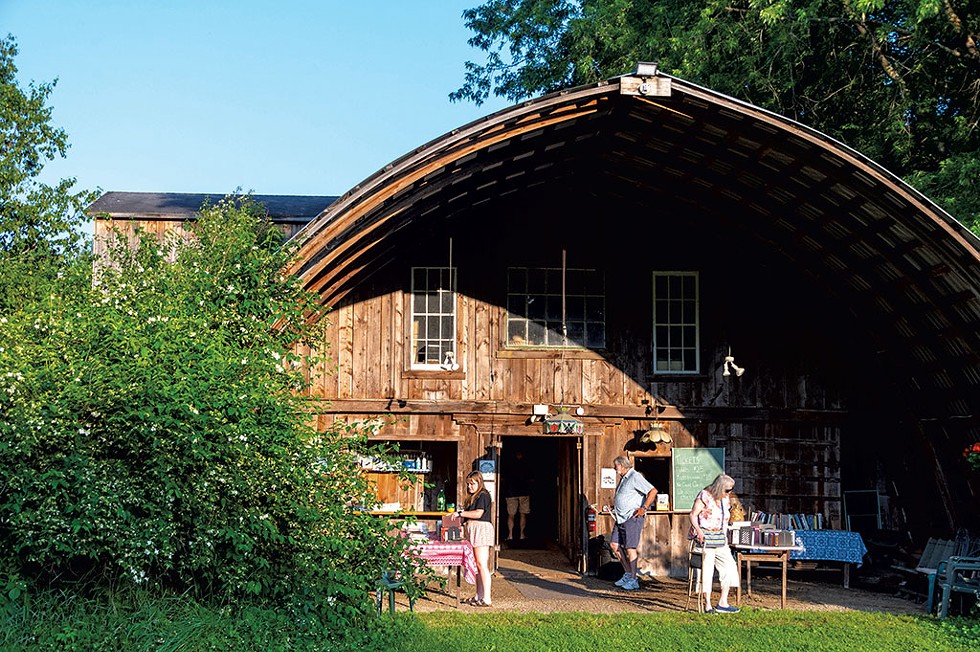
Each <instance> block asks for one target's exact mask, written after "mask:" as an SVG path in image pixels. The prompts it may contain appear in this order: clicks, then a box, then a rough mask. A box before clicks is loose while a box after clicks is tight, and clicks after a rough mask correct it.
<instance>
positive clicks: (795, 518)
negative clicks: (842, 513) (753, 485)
mask: <svg viewBox="0 0 980 652" xmlns="http://www.w3.org/2000/svg"><path fill="white" fill-rule="evenodd" d="M752 523H753V525H754V524H760V523H762V524H767V525H772V526H774V527H777V528H781V529H783V530H823V529H825V528H824V521H823V514H779V513H771V512H752Z"/></svg>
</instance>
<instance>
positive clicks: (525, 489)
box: [504, 451, 531, 539]
mask: <svg viewBox="0 0 980 652" xmlns="http://www.w3.org/2000/svg"><path fill="white" fill-rule="evenodd" d="M506 473H507V475H506V477H505V479H504V499H505V500H506V501H507V535H508V536H507V538H508V539H516V538H517V537H515V536H514V535H515V532H514V521H515V518H517V519H518V521H517V522H518V523H519V525H520V538H521V539H524V538H525V537H526V536H527V534H526V529H527V516H528V514H530V513H531V490H530V486H531V475H530V474H531V469H530V468H528V466H527V464H526V463H525V462H524V451H517V452H516V453H515V455H514V460H513V461H512V462H511V464H510V466H509V467H507V468H506Z"/></svg>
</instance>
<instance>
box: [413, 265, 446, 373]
mask: <svg viewBox="0 0 980 652" xmlns="http://www.w3.org/2000/svg"><path fill="white" fill-rule="evenodd" d="M412 351H413V353H412V356H413V357H412V366H413V367H440V368H446V367H452V366H454V365H455V364H456V268H455V267H413V268H412Z"/></svg>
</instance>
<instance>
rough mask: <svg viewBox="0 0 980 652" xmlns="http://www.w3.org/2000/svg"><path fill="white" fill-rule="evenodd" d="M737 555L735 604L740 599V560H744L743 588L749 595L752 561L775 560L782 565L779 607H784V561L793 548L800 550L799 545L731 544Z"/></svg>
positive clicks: (750, 593)
mask: <svg viewBox="0 0 980 652" xmlns="http://www.w3.org/2000/svg"><path fill="white" fill-rule="evenodd" d="M732 548H735V550H736V551H737V553H736V554H737V556H738V575H739V577H738V588H737V589H736V591H735V604H736V605H737V604H739V603H740V602H741V600H742V562H743V561H744V562H745V588H746V590H747V593H748V594H749V595H752V562H754V561H755V562H758V561H775V562H778V563H779V564H780V565H781V566H782V570H783V590H782V599H781V600H780V608H781V609H785V608H786V562H788V561H789V553H791V552H793V551H794V550H802V547H800V546H750V545H733V546H732Z"/></svg>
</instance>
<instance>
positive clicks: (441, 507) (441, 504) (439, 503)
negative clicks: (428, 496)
mask: <svg viewBox="0 0 980 652" xmlns="http://www.w3.org/2000/svg"><path fill="white" fill-rule="evenodd" d="M436 510H437V511H440V512H444V511H446V492H445V491H443V489H442V487H439V495H438V496H436Z"/></svg>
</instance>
